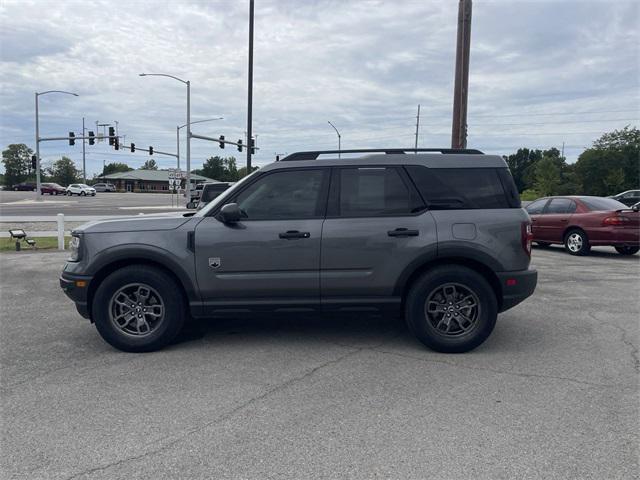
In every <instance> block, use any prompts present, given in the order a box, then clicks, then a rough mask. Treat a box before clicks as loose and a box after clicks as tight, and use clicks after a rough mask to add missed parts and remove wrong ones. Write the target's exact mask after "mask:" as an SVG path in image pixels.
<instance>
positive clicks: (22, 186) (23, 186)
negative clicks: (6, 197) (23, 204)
mask: <svg viewBox="0 0 640 480" xmlns="http://www.w3.org/2000/svg"><path fill="white" fill-rule="evenodd" d="M36 188H37V187H36V184H35V183H30V182H23V183H18V184H16V185H14V186H13V190H14V191H16V192H35V191H36Z"/></svg>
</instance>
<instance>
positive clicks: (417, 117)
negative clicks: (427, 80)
mask: <svg viewBox="0 0 640 480" xmlns="http://www.w3.org/2000/svg"><path fill="white" fill-rule="evenodd" d="M419 128H420V104H418V115H416V146H415V148H416V151H415V154H416V155H417V154H418V129H419Z"/></svg>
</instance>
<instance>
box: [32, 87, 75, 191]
mask: <svg viewBox="0 0 640 480" xmlns="http://www.w3.org/2000/svg"><path fill="white" fill-rule="evenodd" d="M48 93H64V94H65V95H73V96H74V97H77V96H79V95H78V94H77V93H72V92H65V91H64V90H47V91H46V92H35V97H36V200H37V201H41V200H42V195H41V192H42V184H41V183H40V121H39V118H38V97H39V96H40V95H47V94H48ZM83 136H84V134H83Z"/></svg>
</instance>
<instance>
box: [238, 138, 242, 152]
mask: <svg viewBox="0 0 640 480" xmlns="http://www.w3.org/2000/svg"><path fill="white" fill-rule="evenodd" d="M238 151H239V152H241V151H242V139H240V140H238Z"/></svg>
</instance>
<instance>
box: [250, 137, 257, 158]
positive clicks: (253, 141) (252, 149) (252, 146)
mask: <svg viewBox="0 0 640 480" xmlns="http://www.w3.org/2000/svg"><path fill="white" fill-rule="evenodd" d="M249 145H251V155H255V153H256V141H255V140H254V139H253V138H252V139H251V140H249Z"/></svg>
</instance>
